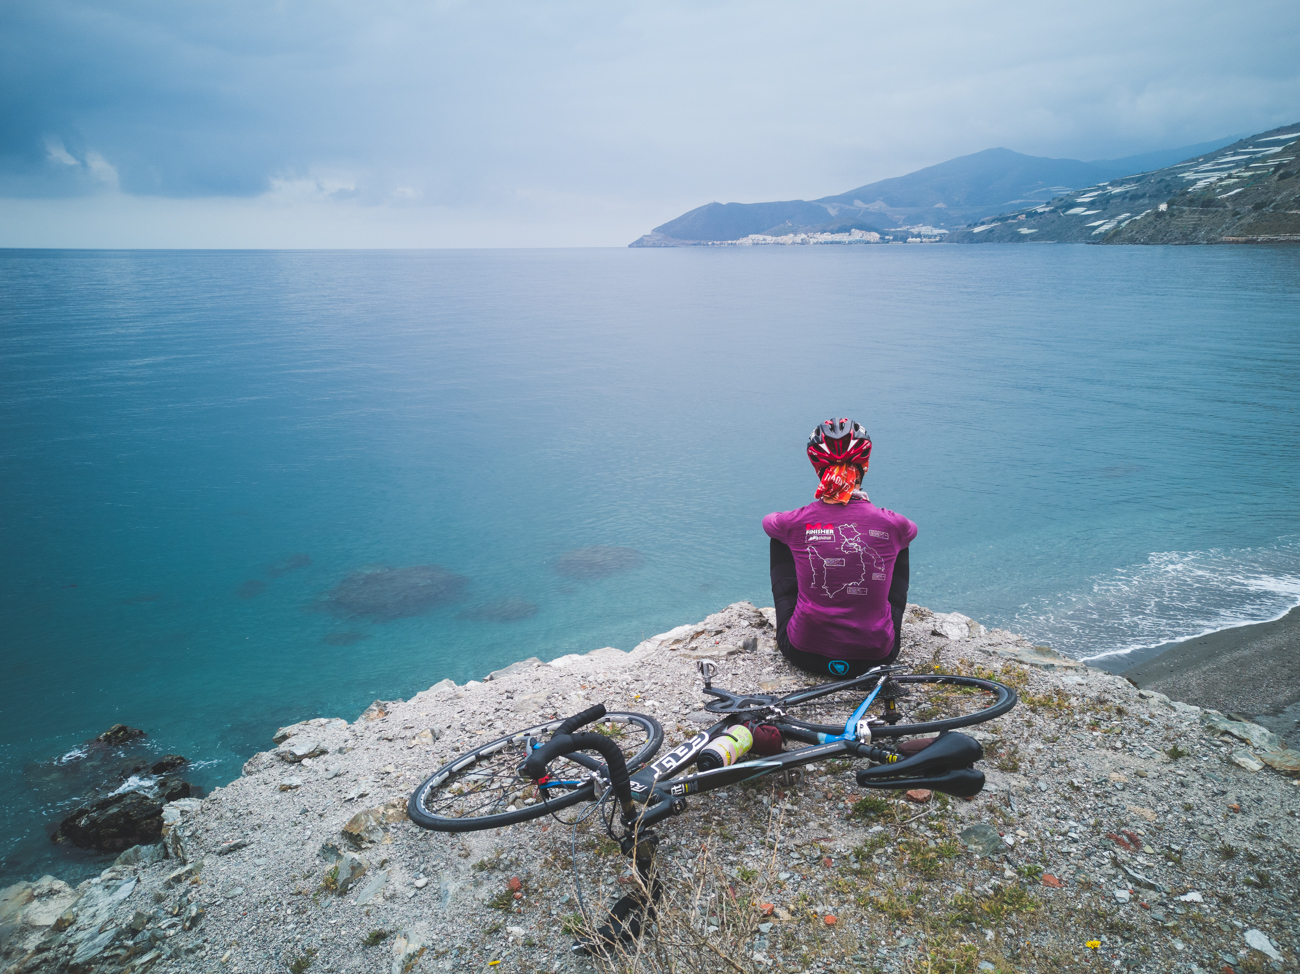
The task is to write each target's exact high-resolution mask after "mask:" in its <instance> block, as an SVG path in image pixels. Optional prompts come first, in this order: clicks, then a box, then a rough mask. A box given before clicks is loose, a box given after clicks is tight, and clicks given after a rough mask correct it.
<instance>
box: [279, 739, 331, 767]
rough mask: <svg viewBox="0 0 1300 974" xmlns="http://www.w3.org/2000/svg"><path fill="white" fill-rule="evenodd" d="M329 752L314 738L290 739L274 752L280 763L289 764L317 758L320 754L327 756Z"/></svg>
mask: <svg viewBox="0 0 1300 974" xmlns="http://www.w3.org/2000/svg"><path fill="white" fill-rule="evenodd" d="M329 752H330V749H329V748H328V747H326V746H325V745H324V744H322V743H321V742H320V741H318V740H317V739H316V738H314V737H306V736H297V737H291V738H289V739H288V740H287V741H286V742H285V743H283V744H281V745H280V746H279V747H278V748H276V751H275V753H276V754H278V755H279V756H280V760H281V761H287V762H289V763H290V764H297V763H298V762H299V761H302V760H304V759H305V758H318V757H320V756H321V755H322V754H329Z"/></svg>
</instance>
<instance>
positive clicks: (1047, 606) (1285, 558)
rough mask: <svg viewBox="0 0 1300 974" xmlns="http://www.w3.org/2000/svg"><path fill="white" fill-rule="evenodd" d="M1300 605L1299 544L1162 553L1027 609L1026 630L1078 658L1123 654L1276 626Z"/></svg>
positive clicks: (1023, 614) (1020, 625)
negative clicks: (1245, 628) (1241, 628)
mask: <svg viewBox="0 0 1300 974" xmlns="http://www.w3.org/2000/svg"><path fill="white" fill-rule="evenodd" d="M1297 605H1300V538H1284V539H1281V540H1280V541H1278V542H1277V543H1275V544H1273V545H1269V546H1266V547H1259V548H1211V549H1209V550H1208V551H1161V552H1156V553H1154V554H1152V555H1151V556H1150V557H1148V559H1147V561H1146V563H1145V564H1140V565H1133V566H1130V567H1127V568H1120V569H1116V570H1115V571H1113V572H1111V573H1109V574H1107V575H1102V576H1098V577H1096V578H1094V579H1093V580H1092V582H1091V584H1090V585H1089V587H1088V588H1087V590H1085V591H1082V592H1070V593H1063V594H1060V595H1058V596H1056V597H1054V598H1052V599H1048V600H1044V603H1042V604H1038V605H1033V604H1031V605H1026V606H1024V607H1023V608H1022V609H1021V610H1020V611H1019V612H1017V613H1016V616H1015V626H1014V628H1017V629H1018V630H1019V631H1020V632H1024V633H1026V634H1027V635H1031V636H1032V637H1033V638H1034V639H1036V640H1039V641H1042V642H1045V643H1047V644H1049V645H1050V646H1052V647H1053V648H1054V649H1057V650H1059V651H1060V652H1062V653H1065V654H1066V655H1067V656H1072V657H1074V658H1075V659H1082V660H1098V659H1103V658H1110V657H1115V656H1123V655H1125V654H1128V653H1133V652H1136V651H1138V650H1143V649H1150V648H1152V647H1154V646H1160V645H1162V644H1164V643H1168V642H1172V641H1175V640H1180V639H1192V638H1195V637H1197V636H1204V635H1206V634H1207V633H1211V632H1219V631H1221V630H1224V629H1234V628H1237V627H1239V626H1247V625H1252V624H1254V623H1259V622H1269V621H1271V620H1273V619H1279V618H1281V617H1282V616H1284V615H1286V614H1287V613H1288V612H1289V611H1291V609H1293V608H1295V607H1296V606H1297Z"/></svg>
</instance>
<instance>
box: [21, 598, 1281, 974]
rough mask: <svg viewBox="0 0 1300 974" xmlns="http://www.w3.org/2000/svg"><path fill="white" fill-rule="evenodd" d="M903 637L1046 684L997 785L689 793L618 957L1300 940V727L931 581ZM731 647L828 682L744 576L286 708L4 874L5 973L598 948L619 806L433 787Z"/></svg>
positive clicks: (849, 784) (414, 961)
mask: <svg viewBox="0 0 1300 974" xmlns="http://www.w3.org/2000/svg"><path fill="white" fill-rule="evenodd" d="M903 645H904V647H905V648H904V654H903V659H904V661H905V662H907V663H908V664H910V665H911V666H913V667H914V668H915V669H917V670H926V671H933V670H935V668H938V669H939V670H941V671H946V672H966V673H979V674H981V675H983V674H991V675H992V676H993V677H994V678H996V679H1000V680H1002V681H1003V682H1006V683H1009V684H1011V685H1013V686H1015V687H1016V688H1017V690H1018V691H1019V692H1020V694H1021V702H1020V704H1019V705H1018V706H1017V707H1016V708H1015V710H1013V711H1012V712H1011V713H1010V714H1008V715H1007V716H1005V717H1003V718H1001V719H999V720H996V721H993V722H991V723H988V724H983V725H980V726H979V727H977V728H975V729H974V731H973V736H976V737H977V738H978V739H979V740H980V741H981V742H982V744H983V746H984V748H985V752H986V759H985V761H984V762H983V763H982V767H983V768H984V769H985V771H986V773H987V775H988V785H987V787H986V789H985V790H984V792H983V793H982V794H980V795H979V796H977V797H976V798H975V799H973V800H970V801H958V800H948V799H947V798H946V797H945V796H940V795H930V794H929V793H909V794H907V795H900V794H895V793H890V792H871V793H864V792H863V791H862V790H861V789H860V788H858V787H857V785H856V782H855V780H854V778H853V776H852V771H851V769H850V767H849V765H848V762H826V763H825V764H823V765H813V766H810V767H808V768H806V769H804V773H803V774H802V775H791V776H788V777H785V778H781V779H779V780H778V779H763V780H762V781H761V782H759V783H757V784H755V785H753V786H741V787H734V788H731V789H727V790H726V791H723V792H718V793H713V794H710V795H705V796H701V797H698V798H694V799H690V808H689V810H688V811H687V813H686V814H685V815H683V816H681V817H679V818H676V819H671V820H668V821H667V822H665V823H664V825H663V826H662V827H661V828H660V829H659V831H660V832H661V834H662V836H663V839H664V842H663V845H662V846H661V848H660V856H659V867H660V875H661V876H662V877H663V878H664V880H665V882H666V884H667V886H668V890H669V895H668V896H667V897H666V899H665V901H664V903H663V905H662V907H661V910H660V915H659V920H658V923H657V926H656V928H655V929H654V930H652V931H651V934H650V935H648V936H647V937H646V938H644V939H643V941H642V944H643V946H644V949H643V952H642V953H641V954H640V955H638V956H637V957H636V958H620V959H615V960H614V961H612V962H608V963H605V962H602V965H603V966H607V967H609V968H611V969H618V970H631V969H633V967H634V966H636V965H639V967H637V969H641V970H665V969H667V968H668V967H670V966H673V963H675V965H676V966H675V969H676V970H704V969H706V968H707V969H708V970H711V971H713V970H730V971H738V972H750V971H755V972H757V971H801V972H802V971H820V970H837V971H839V970H863V971H871V970H878V971H900V972H903V971H924V970H939V969H943V970H960V971H972V972H973V971H976V970H978V971H1044V972H1046V971H1052V972H1057V971H1060V970H1065V969H1071V970H1073V969H1075V968H1076V967H1079V966H1081V965H1084V964H1087V965H1089V966H1090V969H1091V968H1096V969H1125V970H1142V971H1172V970H1182V971H1189V970H1190V971H1194V970H1198V969H1200V970H1214V971H1218V970H1220V969H1223V968H1224V967H1225V965H1226V966H1227V967H1228V968H1229V969H1231V970H1234V971H1263V970H1272V969H1276V970H1292V969H1295V964H1296V961H1297V956H1298V954H1300V930H1298V929H1297V927H1296V925H1295V917H1296V911H1297V906H1298V904H1300V894H1298V893H1297V889H1298V888H1300V819H1298V818H1297V815H1298V814H1300V788H1298V787H1297V779H1296V778H1295V777H1294V775H1295V774H1296V773H1297V772H1300V765H1297V764H1296V763H1295V761H1296V758H1297V757H1300V756H1297V755H1296V754H1295V752H1291V751H1287V750H1285V749H1284V748H1281V747H1280V746H1279V742H1277V741H1276V740H1275V739H1272V738H1271V735H1269V734H1268V732H1267V731H1265V730H1264V729H1263V728H1259V727H1257V726H1256V725H1254V724H1249V723H1246V722H1241V721H1237V720H1233V719H1231V718H1230V717H1228V716H1225V715H1222V714H1218V713H1216V712H1214V711H1206V710H1201V709H1199V708H1197V707H1194V706H1189V705H1186V704H1181V703H1178V702H1177V701H1172V700H1170V699H1168V698H1167V697H1165V696H1163V695H1161V694H1158V693H1153V692H1150V691H1139V690H1138V689H1137V688H1135V687H1134V686H1132V685H1131V684H1129V683H1128V682H1126V681H1125V680H1123V679H1121V678H1119V677H1116V676H1113V675H1110V674H1107V673H1102V672H1100V671H1097V670H1093V669H1089V668H1087V667H1084V666H1082V665H1080V664H1078V663H1075V662H1072V661H1070V660H1067V659H1064V658H1062V657H1060V656H1058V655H1057V654H1055V653H1053V652H1052V651H1051V650H1049V649H1046V648H1045V647H1034V646H1032V645H1031V644H1030V643H1029V642H1028V641H1027V640H1025V639H1023V638H1021V637H1019V636H1016V635H1015V634H1013V633H1009V632H1005V631H1002V630H996V629H995V630H986V629H985V628H984V627H982V626H980V625H978V624H977V623H975V622H973V621H971V620H968V619H966V618H965V617H964V616H960V615H957V614H955V613H953V614H948V615H943V614H935V613H932V612H930V611H929V610H927V609H924V608H921V607H918V606H910V607H909V611H908V614H907V617H906V621H905V624H904V642H903ZM703 656H707V657H709V658H712V659H715V660H717V661H718V662H719V664H720V669H721V672H720V673H719V675H718V677H717V683H718V684H719V685H720V686H726V687H729V688H734V689H746V688H750V689H755V690H764V691H769V690H778V689H787V688H793V687H795V686H800V685H806V684H807V683H808V682H809V681H808V680H807V678H806V677H804V676H803V675H801V674H798V673H797V672H795V671H794V670H792V669H791V668H790V667H789V666H788V665H787V664H786V663H785V661H784V660H783V659H782V657H781V656H780V655H779V654H778V653H777V651H776V647H775V639H774V638H773V631H772V628H771V615H770V610H767V611H764V610H759V609H756V608H755V607H754V606H752V605H749V604H748V603H737V604H736V605H732V606H729V607H727V608H726V609H725V610H723V611H721V612H719V613H717V614H715V615H712V616H709V617H708V618H707V619H704V620H702V621H701V622H699V623H695V624H691V625H687V626H681V627H679V628H677V629H674V630H672V631H671V632H668V633H664V634H662V635H660V636H656V637H654V638H652V639H648V640H646V641H645V642H643V643H641V644H640V645H639V646H637V647H636V648H635V649H633V650H632V651H631V652H621V651H619V650H616V649H611V648H605V649H598V650H595V651H593V652H591V653H588V654H586V655H583V656H566V657H562V658H560V659H556V660H552V661H551V662H549V663H543V662H542V661H540V660H537V659H532V660H525V661H523V662H521V663H516V664H514V665H512V666H510V667H507V668H506V669H504V670H501V671H498V672H496V673H493V674H490V675H488V676H487V677H485V679H484V680H483V681H470V682H469V683H467V684H465V685H464V686H458V685H456V684H454V683H452V682H451V681H449V680H444V681H443V682H441V683H439V684H436V685H435V686H433V687H431V688H430V689H428V690H426V691H424V692H422V693H420V694H417V695H416V696H415V697H413V698H411V699H410V700H407V701H387V702H384V701H376V702H375V703H374V704H372V705H371V707H370V708H368V709H367V710H366V712H365V713H364V714H362V715H361V717H360V718H358V719H357V720H356V721H353V722H348V721H346V720H342V719H313V720H307V721H304V722H302V723H299V724H295V725H293V726H290V727H285V728H282V729H281V730H280V731H279V732H278V733H277V734H276V735H275V739H274V742H273V743H275V744H276V745H277V746H276V747H275V748H274V749H273V750H268V751H266V752H263V753H260V754H257V755H254V756H253V757H252V758H250V759H249V761H248V762H247V764H246V765H245V767H244V773H243V775H242V776H241V777H240V778H238V779H237V780H235V781H233V782H231V783H230V784H229V785H227V786H226V787H224V788H219V789H217V790H215V791H213V792H212V794H211V795H209V796H208V797H207V798H205V799H203V800H201V801H200V800H197V799H185V800H182V801H177V802H173V803H172V804H170V805H168V806H166V809H165V815H164V822H165V834H164V839H163V842H162V843H161V844H160V845H157V846H147V847H141V846H137V847H134V848H132V849H129V850H127V852H125V853H123V854H122V856H120V857H119V858H118V860H117V862H116V863H115V864H114V865H113V866H111V867H110V868H108V869H106V870H104V871H103V872H102V873H101V874H100V875H99V876H98V877H96V878H94V879H91V880H88V881H87V882H85V883H83V884H81V885H80V886H78V887H76V888H75V889H74V888H71V887H69V886H67V885H66V884H64V883H61V882H60V881H58V880H57V879H54V878H52V877H45V878H42V879H41V880H39V881H37V882H34V883H20V884H17V885H15V886H11V887H9V888H8V889H6V890H4V891H3V892H2V893H0V971H3V972H5V974H20V972H23V974H26V972H35V971H41V972H64V971H67V972H79V974H80V972H103V974H108V972H113V974H117V972H122V974H136V972H143V971H150V970H153V971H177V972H211V971H230V972H241V974H243V972H269V971H283V970H288V971H291V972H293V974H304V972H306V971H308V970H311V971H376V972H378V971H383V972H390V971H391V972H395V974H396V972H410V971H428V972H435V971H470V970H474V971H479V970H485V971H500V972H507V971H509V972H515V971H546V972H558V971H569V970H583V971H585V970H589V969H591V968H592V964H591V962H589V961H587V960H583V959H580V958H575V957H573V956H572V955H571V953H570V951H569V943H570V941H571V939H572V937H571V935H570V933H571V931H573V930H576V929H579V928H580V927H581V919H580V917H578V915H577V914H578V912H579V911H578V903H579V892H581V895H582V898H583V899H582V901H583V902H585V903H586V904H587V905H588V906H589V907H595V908H597V909H599V910H603V908H604V907H605V906H606V905H607V904H608V903H609V901H610V900H611V899H612V898H614V897H615V896H617V895H618V894H619V893H621V892H623V891H625V890H626V888H627V885H628V883H629V882H630V880H629V873H628V872H627V869H626V866H627V864H626V861H625V860H623V859H622V858H621V857H620V856H618V855H617V850H616V848H614V847H613V843H611V842H609V841H608V839H607V838H606V837H605V834H604V831H603V829H602V827H601V825H600V823H599V821H598V817H593V818H592V819H589V820H588V821H586V822H584V823H581V824H579V825H578V826H577V828H576V831H575V828H574V827H573V826H571V825H568V824H565V823H561V822H559V821H557V820H553V819H541V820H537V821H535V822H532V823H526V824H523V825H518V826H513V827H511V828H508V829H503V830H497V831H490V832H471V833H463V834H455V835H453V834H443V833H430V832H425V831H422V830H420V829H418V828H416V827H415V826H414V825H413V824H412V823H411V822H410V821H409V820H407V818H406V815H405V802H406V798H407V796H408V795H409V794H410V792H411V791H412V790H413V789H414V788H415V786H416V785H417V784H418V783H419V781H420V780H421V779H423V778H424V777H425V776H426V775H427V774H429V773H430V772H431V771H432V770H433V769H434V768H436V767H438V766H439V765H440V764H441V763H443V762H445V761H446V760H448V759H449V758H451V757H453V756H454V755H456V754H458V753H460V752H462V751H464V750H466V749H467V748H468V747H470V746H471V745H473V744H475V743H476V742H480V741H486V740H491V739H493V738H495V737H497V736H500V735H501V734H503V733H505V732H507V731H509V730H513V729H516V728H518V727H521V726H527V725H528V724H530V723H535V722H538V721H540V720H541V719H543V718H549V717H551V716H553V715H556V714H560V715H565V714H569V713H573V712H576V711H578V710H581V709H583V708H585V707H587V706H589V705H591V704H592V703H596V702H604V703H606V704H607V705H609V707H610V708H611V709H623V710H639V711H643V712H646V713H649V714H653V715H654V716H655V717H657V718H658V719H659V720H660V722H661V723H662V724H663V725H664V729H665V734H666V745H667V744H671V743H674V742H677V741H680V740H682V739H684V738H686V737H687V736H689V735H690V734H692V733H694V732H695V730H696V729H697V728H698V726H699V724H698V723H697V721H698V720H700V719H701V718H700V717H699V710H700V707H701V697H700V693H699V690H700V682H699V678H698V676H697V674H696V672H695V668H694V663H695V661H696V660H697V659H698V658H700V657H703ZM579 884H580V885H579ZM683 944H685V945H686V947H685V948H683V947H681V945H683ZM674 945H677V946H674ZM675 950H676V951H678V953H676V954H674V953H673V951H675ZM683 951H684V952H683ZM673 958H677V960H676V961H675V962H674V961H673ZM670 962H673V963H670Z"/></svg>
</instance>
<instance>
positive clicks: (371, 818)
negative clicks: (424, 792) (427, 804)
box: [343, 798, 406, 849]
mask: <svg viewBox="0 0 1300 974" xmlns="http://www.w3.org/2000/svg"><path fill="white" fill-rule="evenodd" d="M405 818H406V801H405V799H401V798H399V799H396V800H394V801H391V802H389V803H388V804H386V805H380V806H378V807H377V808H367V809H366V810H365V811H361V812H357V813H356V814H355V815H353V816H352V817H351V818H350V819H348V821H347V824H346V825H344V826H343V834H344V835H345V836H347V838H348V840H349V841H350V842H352V843H353V844H354V845H356V846H358V847H359V848H362V849H364V848H366V847H367V846H371V845H374V844H376V843H378V842H383V841H384V838H385V830H386V827H387V826H389V825H392V824H393V823H395V822H400V821H402V820H403V819H405Z"/></svg>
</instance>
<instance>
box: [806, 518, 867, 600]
mask: <svg viewBox="0 0 1300 974" xmlns="http://www.w3.org/2000/svg"><path fill="white" fill-rule="evenodd" d="M808 527H809V528H810V529H812V528H820V529H821V530H819V531H813V530H809V531H808V534H807V537H808V540H809V542H810V543H809V547H808V562H809V564H810V565H812V572H813V588H820V589H821V590H822V591H823V592H825V593H826V596H827V597H828V598H832V599H833V598H835V596H837V595H839V594H840V593H841V592H845V594H847V595H866V594H867V574H868V572H869V571H870V569H868V568H867V559H866V556H870V557H871V562H872V566H873V567H874V569H875V572H874V573H873V574H872V577H873V578H875V579H877V580H882V581H883V580H884V578H885V574H884V572H885V560H884V559H883V558H882V557H881V556H880V554H879V552H877V551H876V549H875V548H873V547H871V545H869V544H867V543H866V542H865V541H863V540H862V535H860V534H859V533H858V528H857V525H856V524H841V525H840V526H839V528H838V529H837V530H838V532H839V544H834V542H835V536H834V535H833V534H832V533H831V532H830V531H827V530H826V528H829V527H830V525H829V524H827V525H820V524H819V525H809V526H808ZM814 538H816V541H814V540H813V539H814ZM835 553H839V554H842V555H844V557H842V558H841V557H837V555H836V554H835ZM846 590H847V591H846Z"/></svg>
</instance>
